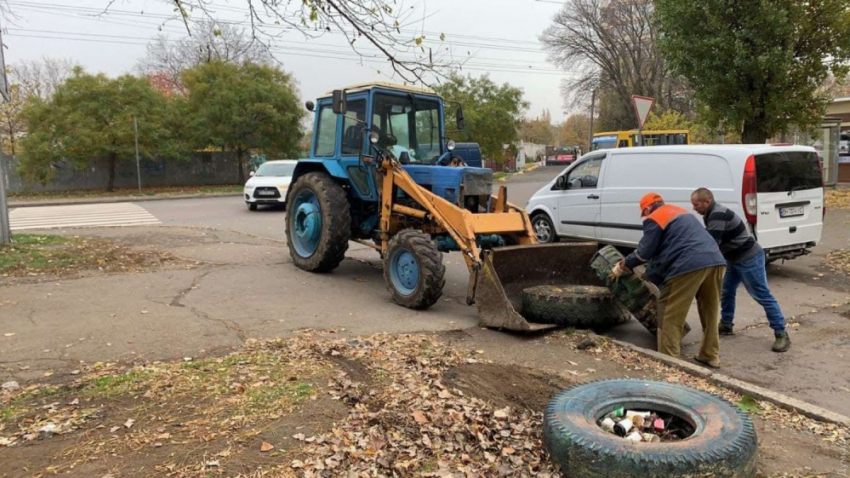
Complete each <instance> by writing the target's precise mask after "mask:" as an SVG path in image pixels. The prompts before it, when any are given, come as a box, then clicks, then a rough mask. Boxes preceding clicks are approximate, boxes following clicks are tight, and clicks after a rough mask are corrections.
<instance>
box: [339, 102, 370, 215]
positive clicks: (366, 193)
mask: <svg viewBox="0 0 850 478" xmlns="http://www.w3.org/2000/svg"><path fill="white" fill-rule="evenodd" d="M366 100H367V96H366V95H365V94H362V95H361V94H357V95H350V96H349V97H348V98H347V100H346V102H347V111H346V113H345V115H344V116H343V117H342V127H341V130H340V134H341V136H342V138H341V140H340V148H339V151H340V163H341V164H342V165H343V167H344V168H345V170H346V172H347V173H348V177H349V178H351V183H352V184H353V185H354V188H355V189H356V190H357V193H359V195H360V196H361V198H362V199H364V200H372V201H375V200H377V199H378V196H377V187H376V182H375V177H376V172H375V161H372V162H364V161H362V159H363V156H364V155H365V156H374V155H373V154H372V153H371V152H370V151H369V134H368V128H367V123H366V118H367V110H366V105H367V101H366Z"/></svg>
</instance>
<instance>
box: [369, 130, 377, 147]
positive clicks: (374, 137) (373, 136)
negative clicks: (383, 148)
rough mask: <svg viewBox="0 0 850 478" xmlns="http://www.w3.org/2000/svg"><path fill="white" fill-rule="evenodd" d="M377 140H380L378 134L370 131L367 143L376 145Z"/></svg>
mask: <svg viewBox="0 0 850 478" xmlns="http://www.w3.org/2000/svg"><path fill="white" fill-rule="evenodd" d="M378 139H380V138H379V137H378V133H377V132H375V131H372V132H371V133H369V142H370V143H372V144H378Z"/></svg>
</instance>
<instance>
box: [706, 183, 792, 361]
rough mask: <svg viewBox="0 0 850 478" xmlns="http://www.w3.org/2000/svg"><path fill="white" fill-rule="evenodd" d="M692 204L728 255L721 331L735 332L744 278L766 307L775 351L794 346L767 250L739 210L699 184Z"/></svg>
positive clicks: (752, 295) (755, 298) (747, 286)
mask: <svg viewBox="0 0 850 478" xmlns="http://www.w3.org/2000/svg"><path fill="white" fill-rule="evenodd" d="M691 204H692V205H693V206H694V211H696V212H698V213H700V214H701V215H702V216H703V220H704V221H705V228H706V229H707V230H708V232H709V234H711V237H713V238H714V240H715V241H717V245H718V246H720V252H721V253H723V257H724V258H725V259H726V276H725V277H724V278H723V290H722V292H721V294H720V309H721V311H720V335H735V331H734V328H733V324H732V321H733V319H734V318H735V295H736V293H737V291H738V286H740V285H741V283H742V282H743V283H744V287H745V288H746V289H747V292H749V293H750V296H751V297H752V298H753V299H754V300H755V301H756V302H758V303H759V304H760V305H761V306H762V307H764V313H765V314H767V320H768V322H770V328H771V329H773V334H774V336H775V338H776V340H775V341H774V342H773V348H772V349H773V351H774V352H785V351H786V350H788V349H789V348H790V347H791V339H789V338H788V332H786V331H785V317H784V316H783V315H782V310H780V308H779V303H778V302H777V301H776V299H775V298H774V297H773V294H771V292H770V288H769V287H768V286H767V272H766V270H765V263H764V250H762V248H761V246H759V244H758V243H757V242H756V240H755V239H754V238H753V236H752V235H751V234H750V232H749V231H748V230H747V226H746V225H745V224H744V221H742V220H741V218H740V217H738V215H737V214H735V213H734V212H733V211H731V210H729V209H728V208H726V207H723V206H721V205H720V204H717V203H716V202H714V194H713V193H712V192H711V191H710V190H708V189H706V188H699V189H697V190H696V191H694V192H693V194H691Z"/></svg>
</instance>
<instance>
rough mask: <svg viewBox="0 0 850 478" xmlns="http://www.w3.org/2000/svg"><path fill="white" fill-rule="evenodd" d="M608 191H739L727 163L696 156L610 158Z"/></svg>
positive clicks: (623, 155) (619, 155) (629, 154)
mask: <svg viewBox="0 0 850 478" xmlns="http://www.w3.org/2000/svg"><path fill="white" fill-rule="evenodd" d="M605 187H606V188H625V189H641V190H644V189H645V190H652V189H653V188H664V187H668V188H669V187H672V188H681V189H682V190H687V191H688V194H690V191H693V190H694V189H696V188H698V187H708V188H711V189H712V190H714V189H729V190H732V189H735V188H734V186H733V184H732V172H731V171H730V169H729V165H728V164H727V163H726V160H724V159H723V158H721V157H719V156H714V155H711V154H694V153H655V152H653V153H649V152H645V153H632V152H631V151H630V150H629V151H628V152H623V153H620V152H619V151H618V152H617V153H615V154H612V155H611V157H609V158H608V167H607V168H606V170H605Z"/></svg>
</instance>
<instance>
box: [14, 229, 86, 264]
mask: <svg viewBox="0 0 850 478" xmlns="http://www.w3.org/2000/svg"><path fill="white" fill-rule="evenodd" d="M79 242H80V240H79V239H76V238H70V237H62V236H53V235H45V236H41V235H32V234H14V235H12V244H9V245H5V246H0V273H5V272H10V271H12V270H33V271H40V270H45V269H52V268H63V267H70V266H74V265H76V264H78V263H80V262H81V261H83V260H84V259H83V257H81V256H80V255H78V254H75V253H74V252H73V251H72V250H71V249H72V248H73V246H75V245H77V244H78V243H79Z"/></svg>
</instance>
